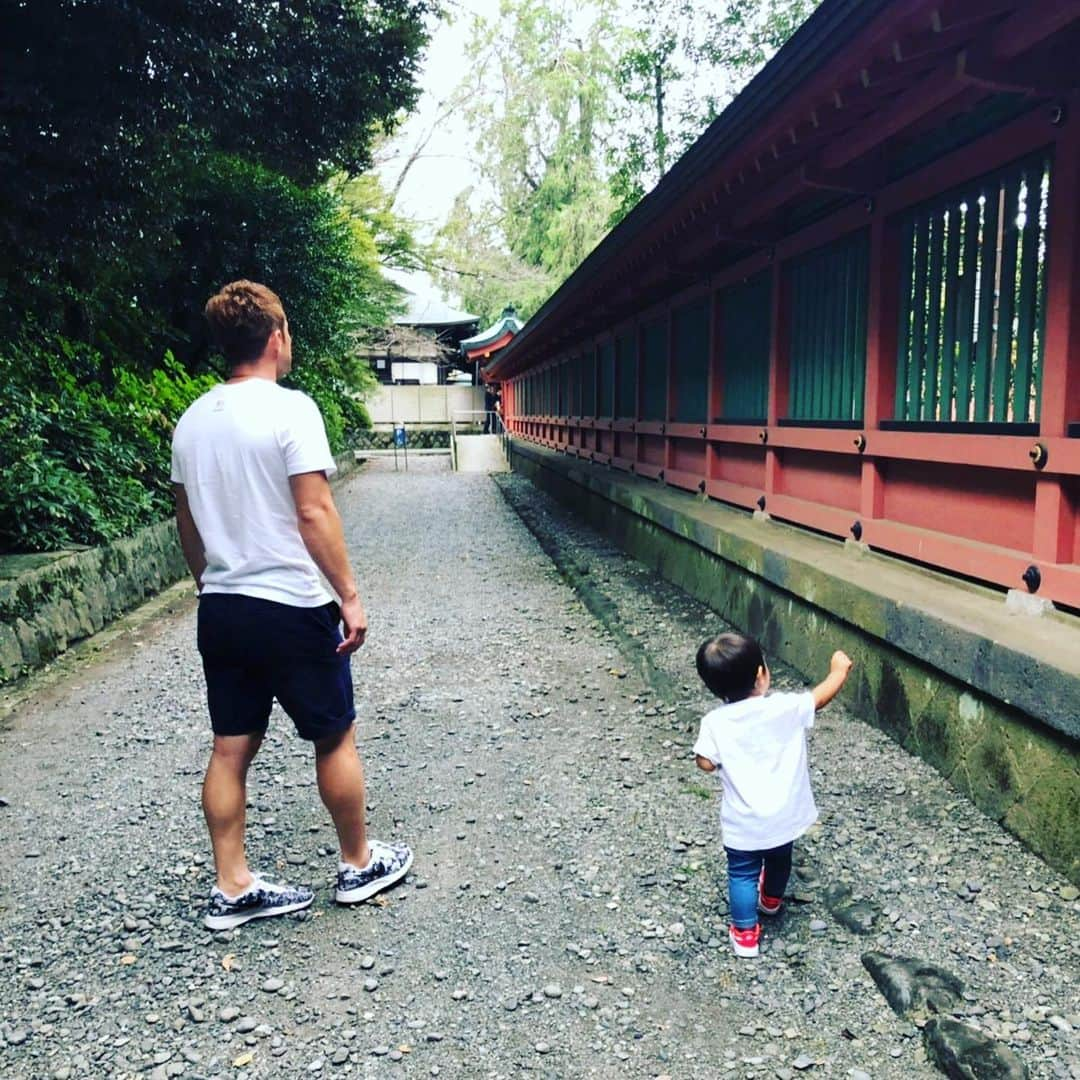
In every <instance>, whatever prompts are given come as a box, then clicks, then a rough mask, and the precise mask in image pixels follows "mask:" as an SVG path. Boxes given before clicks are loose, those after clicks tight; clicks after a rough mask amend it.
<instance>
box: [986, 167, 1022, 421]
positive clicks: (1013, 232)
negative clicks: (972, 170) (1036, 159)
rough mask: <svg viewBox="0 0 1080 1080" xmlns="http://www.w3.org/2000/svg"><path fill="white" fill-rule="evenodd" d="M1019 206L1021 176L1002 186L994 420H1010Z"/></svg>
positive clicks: (993, 384)
mask: <svg viewBox="0 0 1080 1080" xmlns="http://www.w3.org/2000/svg"><path fill="white" fill-rule="evenodd" d="M1019 202H1020V176H1019V174H1017V175H1016V176H1010V177H1009V178H1008V179H1007V180H1006V182H1005V184H1004V185H1003V186H1002V204H1001V205H1002V220H1001V260H1000V267H1001V269H1000V278H999V280H1000V286H999V289H998V310H997V319H996V320H995V321H996V326H995V332H996V333H995V342H994V344H995V349H994V370H993V378H992V391H993V413H992V415H991V419H992V420H994V421H997V422H1005V421H1007V420H1008V419H1009V391H1010V389H1011V384H1012V368H1013V343H1014V340H1015V338H1014V328H1013V318H1014V316H1015V313H1016V266H1017V252H1018V248H1019V243H1020V230H1019V228H1017V224H1016V220H1017V210H1018V206H1019Z"/></svg>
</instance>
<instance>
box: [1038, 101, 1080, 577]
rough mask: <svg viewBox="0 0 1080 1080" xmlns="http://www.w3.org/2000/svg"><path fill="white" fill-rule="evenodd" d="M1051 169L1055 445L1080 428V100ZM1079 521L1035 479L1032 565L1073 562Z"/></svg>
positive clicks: (1063, 499)
mask: <svg viewBox="0 0 1080 1080" xmlns="http://www.w3.org/2000/svg"><path fill="white" fill-rule="evenodd" d="M1052 169H1053V172H1052V174H1051V180H1050V214H1049V222H1050V230H1049V232H1050V235H1049V243H1048V250H1047V279H1046V341H1045V345H1044V348H1043V371H1042V391H1041V394H1040V406H1039V432H1040V434H1041V435H1042V436H1044V437H1047V438H1060V437H1062V436H1064V435H1065V434H1066V433H1067V429H1068V425H1069V423H1070V422H1074V421H1077V420H1080V202H1078V199H1077V192H1078V191H1080V94H1073V95H1072V97H1071V99H1070V101H1069V106H1068V110H1067V113H1066V120H1065V125H1064V127H1063V128H1062V130H1061V132H1060V135H1059V137H1058V141H1057V147H1056V151H1055V154H1054V161H1053V165H1052ZM1050 464H1051V466H1053V461H1051V463H1050ZM1076 514H1077V508H1076V506H1075V505H1074V504H1073V502H1072V500H1071V499H1070V498H1069V493H1068V492H1067V491H1066V490H1065V487H1064V481H1063V478H1062V477H1060V476H1040V477H1039V478H1038V480H1037V481H1036V484H1035V529H1034V543H1033V553H1034V555H1035V558H1036V560H1040V559H1041V560H1044V561H1046V562H1051V563H1060V562H1071V561H1073V560H1074V559H1075V558H1076V556H1077V553H1076V552H1075V551H1074V550H1073V545H1074V541H1075V535H1076V532H1075V530H1076Z"/></svg>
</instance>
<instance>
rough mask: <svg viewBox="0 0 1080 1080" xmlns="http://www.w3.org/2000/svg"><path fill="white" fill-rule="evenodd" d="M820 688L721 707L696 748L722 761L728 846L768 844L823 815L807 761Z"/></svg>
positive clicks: (790, 837)
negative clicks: (815, 799)
mask: <svg viewBox="0 0 1080 1080" xmlns="http://www.w3.org/2000/svg"><path fill="white" fill-rule="evenodd" d="M813 726H814V695H813V694H811V693H809V692H807V693H803V694H766V695H764V696H763V697H762V696H759V697H749V698H744V699H743V700H742V701H736V702H734V703H732V704H730V705H721V706H720V707H719V708H717V709H713V711H712V712H710V713H708V714H707V715H706V716H705V717H704V719H703V720H702V721H701V730H700V732H699V733H698V738H697V742H696V743H695V744H694V753H695V754H699V755H700V756H701V757H704V758H708V759H709V760H710V761H711V762H712V763H713V764H714V765H716V766H718V767H719V769H720V780H721V783H722V784H723V790H724V798H723V802H722V804H721V807H720V824H721V827H722V828H723V832H724V846H725V847H729V848H733V849H734V850H736V851H768V850H769V849H770V848H774V847H779V846H780V845H781V844H786V843H788V842H789V841H790V840H795V839H796V838H797V837H799V836H802V834H803V833H804V832H806V830H807V829H808V828H809V827H810V826H811V825H813V823H814V822H815V821H817V816H818V812H817V807H816V806H815V805H814V795H813V793H812V792H811V790H810V773H809V771H808V769H807V762H806V732H807V730H808V729H810V728H811V727H813Z"/></svg>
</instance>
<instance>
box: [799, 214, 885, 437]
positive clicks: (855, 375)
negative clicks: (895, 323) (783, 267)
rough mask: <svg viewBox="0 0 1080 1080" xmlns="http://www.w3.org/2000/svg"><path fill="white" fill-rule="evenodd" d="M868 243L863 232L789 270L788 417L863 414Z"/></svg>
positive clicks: (849, 417)
mask: <svg viewBox="0 0 1080 1080" xmlns="http://www.w3.org/2000/svg"><path fill="white" fill-rule="evenodd" d="M868 241H869V234H868V233H867V232H866V231H865V230H863V231H861V232H858V233H856V234H854V235H853V236H849V237H846V238H845V239H843V240H841V241H838V242H837V243H834V244H829V245H826V246H825V247H821V248H818V249H817V250H815V251H812V252H810V254H808V255H805V256H803V257H802V258H801V259H799V260H797V261H796V262H794V263H793V264H792V265H791V266H790V267H789V269H788V275H789V277H788V281H789V286H790V290H791V311H790V318H791V334H790V337H791V344H790V355H789V382H788V415H789V416H790V417H791V418H793V419H796V420H853V419H859V418H860V417H861V416H862V408H863V394H864V383H865V370H866V303H867V247H868Z"/></svg>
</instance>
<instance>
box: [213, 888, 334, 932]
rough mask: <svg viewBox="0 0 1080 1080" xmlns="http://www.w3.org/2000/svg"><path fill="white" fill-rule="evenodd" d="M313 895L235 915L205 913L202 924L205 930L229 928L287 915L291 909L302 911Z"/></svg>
mask: <svg viewBox="0 0 1080 1080" xmlns="http://www.w3.org/2000/svg"><path fill="white" fill-rule="evenodd" d="M314 900H315V897H314V896H312V897H309V898H308V899H307V900H298V901H297V902H296V903H295V904H285V905H284V906H283V907H277V908H270V909H263V910H261V911H245V912H242V913H239V914H236V915H206V916H205V917H204V918H203V926H205V927H206V929H207V930H231V929H232V928H233V927H234V926H243V925H244V923H246V922H251V920H252V919H272V918H274V917H275V916H277V915H288V914H289V913H290V912H292V911H303V910H304V908H308V907H311V905H312V903H314Z"/></svg>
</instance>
